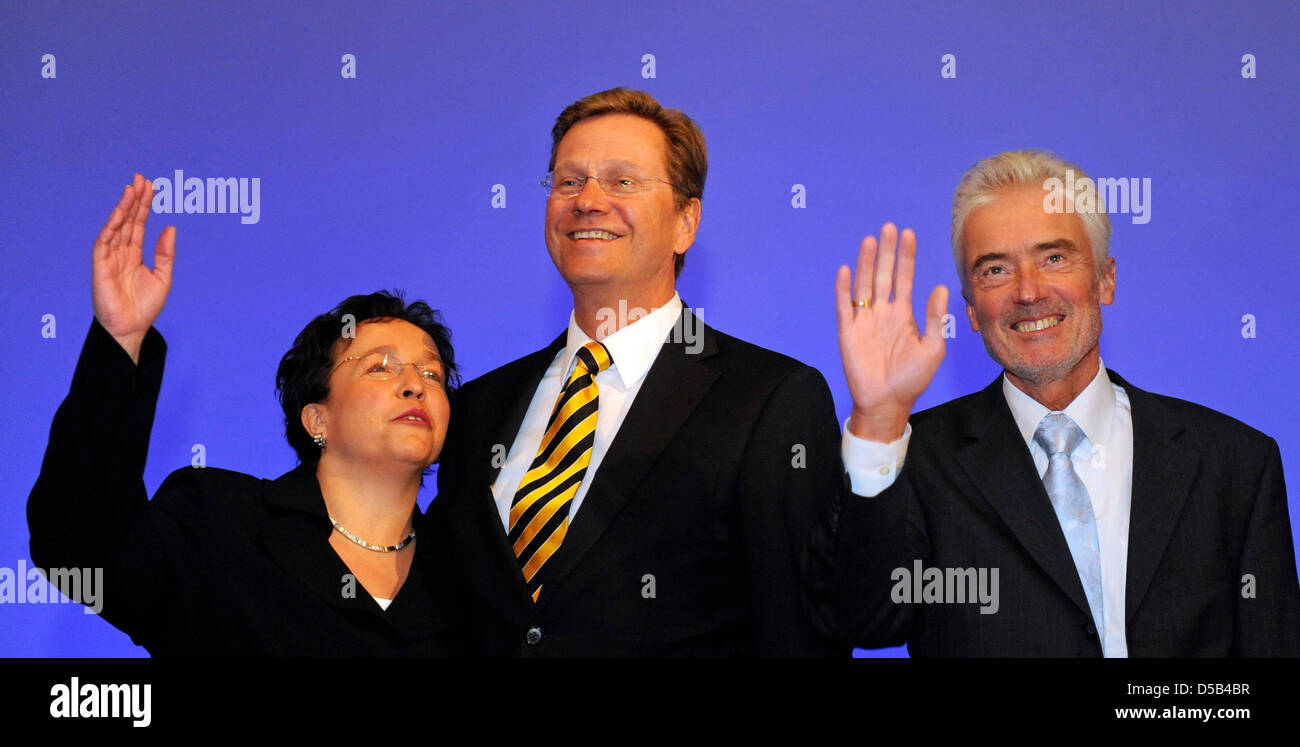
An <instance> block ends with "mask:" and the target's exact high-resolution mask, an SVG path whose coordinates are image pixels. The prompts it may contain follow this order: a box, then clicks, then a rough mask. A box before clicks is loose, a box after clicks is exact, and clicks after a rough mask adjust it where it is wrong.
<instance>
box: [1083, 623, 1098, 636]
mask: <svg viewBox="0 0 1300 747" xmlns="http://www.w3.org/2000/svg"><path fill="white" fill-rule="evenodd" d="M1083 632H1085V633H1087V634H1088V635H1090V636H1095V635H1097V626H1095V625H1087V626H1085V627H1084V629H1083Z"/></svg>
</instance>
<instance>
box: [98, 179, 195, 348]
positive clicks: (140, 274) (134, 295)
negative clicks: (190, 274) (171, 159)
mask: <svg viewBox="0 0 1300 747" xmlns="http://www.w3.org/2000/svg"><path fill="white" fill-rule="evenodd" d="M152 203H153V183H152V182H149V181H146V180H145V178H144V177H143V176H141V175H140V174H136V175H135V179H134V180H133V181H132V183H131V184H128V185H127V186H126V189H125V191H123V192H122V199H121V200H119V201H118V203H117V207H115V208H113V213H112V214H111V215H109V216H108V222H107V223H105V224H104V229H103V230H102V231H100V232H99V238H97V239H96V240H95V250H94V258H93V262H92V265H93V271H92V273H91V278H92V279H91V296H92V298H93V300H94V306H95V318H96V319H98V320H99V324H100V326H102V327H103V328H104V329H105V330H107V331H108V333H109V334H110V335H112V336H113V338H114V339H116V340H117V342H118V344H120V345H121V346H122V348H123V349H125V350H126V352H127V353H129V354H130V355H131V360H133V361H135V362H137V363H138V362H139V360H140V346H141V344H143V342H144V336H145V333H146V332H148V331H149V328H150V327H151V326H153V323H154V320H155V319H157V318H158V314H159V313H161V312H162V307H163V303H164V302H166V300H167V292H168V291H169V290H170V289H171V285H172V263H173V261H174V260H175V259H176V227H175V226H168V227H166V228H164V229H163V232H162V235H160V236H159V237H158V243H157V245H156V246H155V247H154V254H153V269H152V270H151V269H149V268H148V267H146V266H145V264H144V226H145V221H147V220H148V219H149V209H150V206H151V205H152Z"/></svg>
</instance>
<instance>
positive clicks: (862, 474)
mask: <svg viewBox="0 0 1300 747" xmlns="http://www.w3.org/2000/svg"><path fill="white" fill-rule="evenodd" d="M1002 394H1003V396H1004V397H1006V400H1007V406H1008V407H1010V408H1011V415H1012V417H1014V418H1015V421H1016V426H1017V427H1018V428H1019V429H1020V435H1021V436H1023V437H1024V439H1025V445H1026V447H1027V448H1028V449H1029V453H1030V456H1032V457H1033V459H1034V466H1035V467H1037V468H1038V477H1039V479H1042V477H1043V475H1044V474H1045V473H1046V472H1047V463H1048V456H1047V454H1046V452H1044V451H1043V448H1042V447H1041V446H1039V445H1038V444H1037V443H1035V442H1034V431H1036V430H1037V429H1038V424H1039V423H1040V422H1041V421H1042V419H1043V418H1044V417H1045V416H1047V414H1048V413H1049V412H1052V411H1051V410H1048V409H1047V408H1046V407H1044V406H1043V405H1042V404H1040V403H1039V402H1037V401H1036V400H1034V399H1033V398H1032V397H1030V396H1029V395H1027V394H1025V393H1024V392H1022V391H1020V390H1019V389H1018V388H1016V386H1015V385H1014V384H1012V383H1011V381H1010V380H1009V379H1007V377H1006V376H1005V375H1003V377H1002ZM1063 412H1064V413H1065V414H1066V415H1067V416H1069V418H1070V419H1071V420H1073V421H1074V422H1075V423H1076V424H1078V426H1079V428H1080V429H1081V430H1082V431H1083V435H1084V438H1083V439H1082V440H1081V441H1080V442H1079V445H1078V446H1077V447H1075V449H1074V451H1073V452H1072V453H1071V454H1070V461H1071V463H1072V464H1073V465H1074V470H1075V472H1076V473H1077V474H1078V475H1079V479H1080V480H1081V481H1082V482H1083V485H1084V487H1085V488H1087V489H1088V497H1089V498H1090V499H1091V501H1092V510H1093V513H1094V514H1095V515H1096V517H1097V541H1098V542H1099V543H1100V544H1101V585H1102V597H1103V600H1104V601H1103V607H1104V610H1103V613H1104V614H1103V624H1104V625H1105V628H1106V629H1105V631H1104V633H1103V637H1102V650H1103V652H1104V653H1105V655H1106V656H1107V657H1127V656H1128V643H1127V640H1126V638H1125V633H1124V588H1125V583H1126V580H1127V578H1128V525H1129V514H1130V511H1129V509H1130V505H1131V500H1132V495H1133V412H1132V408H1131V407H1130V405H1129V399H1128V394H1127V393H1126V392H1125V391H1124V389H1123V387H1121V386H1119V385H1118V384H1112V383H1111V381H1110V378H1109V377H1108V376H1107V375H1106V366H1105V364H1104V363H1099V365H1098V366H1097V375H1096V376H1095V377H1093V380H1092V382H1091V383H1089V384H1088V386H1087V387H1086V388H1084V390H1083V391H1082V392H1080V393H1079V396H1077V397H1075V398H1074V401H1072V402H1070V404H1069V405H1067V406H1066V408H1065V410H1063ZM911 436H912V426H911V425H910V424H909V425H908V426H907V428H906V430H905V431H904V432H903V436H902V437H901V438H899V439H898V440H897V441H894V442H893V443H888V444H885V443H878V442H875V441H867V440H865V439H861V438H858V437H857V436H854V435H853V434H852V433H849V429H848V421H845V424H844V439H843V442H842V446H841V451H842V453H843V456H844V467H845V469H846V470H847V471H848V474H849V480H850V483H851V484H852V486H853V492H854V493H857V494H858V495H863V496H868V497H873V496H876V495H878V494H879V493H880V492H881V491H883V490H884V489H885V488H887V487H889V486H890V485H892V484H893V483H894V480H895V479H896V478H897V476H898V471H899V470H900V469H902V466H903V460H904V457H905V456H906V455H907V444H908V441H909V440H910V439H911Z"/></svg>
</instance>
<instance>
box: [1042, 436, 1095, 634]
mask: <svg viewBox="0 0 1300 747" xmlns="http://www.w3.org/2000/svg"><path fill="white" fill-rule="evenodd" d="M1082 440H1083V431H1082V430H1081V429H1080V428H1079V426H1078V425H1077V424H1076V423H1075V422H1074V421H1073V420H1071V419H1070V417H1069V416H1068V415H1066V414H1065V413H1063V412H1053V413H1048V414H1047V415H1046V416H1044V417H1043V422H1041V423H1039V424H1038V430H1036V431H1034V441H1035V442H1036V443H1037V444H1038V445H1039V446H1041V447H1043V451H1045V452H1047V459H1048V462H1047V472H1046V473H1045V474H1044V475H1043V487H1045V488H1047V495H1048V497H1049V498H1051V499H1052V508H1054V509H1056V518H1057V520H1058V521H1060V522H1061V529H1062V531H1064V532H1065V541H1066V543H1067V544H1068V545H1069V546H1070V555H1071V556H1073V557H1074V566H1075V568H1077V569H1078V570H1079V580H1080V581H1082V582H1083V591H1084V593H1085V594H1087V595H1088V606H1089V607H1091V608H1092V619H1093V621H1094V622H1095V623H1096V625H1097V637H1098V638H1099V639H1101V640H1103V641H1104V640H1105V639H1106V634H1105V630H1106V628H1105V626H1104V625H1103V621H1104V619H1105V618H1104V616H1103V615H1102V594H1101V544H1100V543H1099V542H1098V541H1097V518H1096V516H1095V515H1094V514H1093V512H1092V500H1091V499H1089V497H1088V488H1087V487H1085V486H1084V484H1083V481H1082V480H1080V479H1079V475H1078V473H1076V472H1075V471H1074V464H1072V463H1071V462H1070V454H1071V453H1073V452H1074V449H1075V447H1076V446H1078V445H1079V442H1080V441H1082Z"/></svg>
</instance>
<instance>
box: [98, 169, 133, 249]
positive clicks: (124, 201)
mask: <svg viewBox="0 0 1300 747" xmlns="http://www.w3.org/2000/svg"><path fill="white" fill-rule="evenodd" d="M131 197H132V192H131V185H129V184H128V185H127V186H126V187H125V188H123V190H122V197H121V199H119V200H118V201H117V205H115V206H114V207H113V212H111V213H109V214H108V220H106V221H104V227H103V228H102V229H101V230H100V232H99V236H97V237H96V238H95V250H94V251H95V255H96V256H99V257H106V256H108V254H109V252H110V251H111V250H112V248H113V247H114V246H116V245H117V243H118V242H119V241H120V239H119V238H118V235H119V234H120V233H121V230H122V224H124V223H125V222H126V211H127V209H128V208H129V207H130V206H131Z"/></svg>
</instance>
